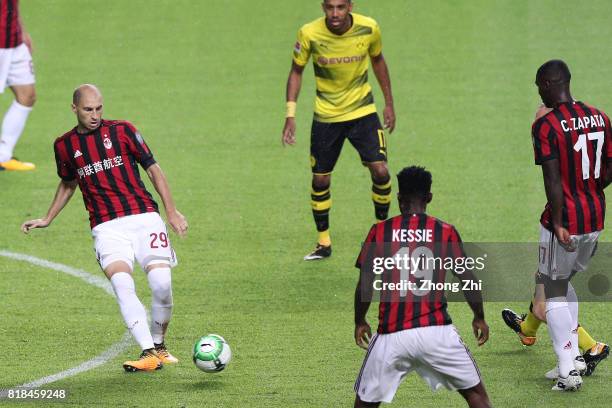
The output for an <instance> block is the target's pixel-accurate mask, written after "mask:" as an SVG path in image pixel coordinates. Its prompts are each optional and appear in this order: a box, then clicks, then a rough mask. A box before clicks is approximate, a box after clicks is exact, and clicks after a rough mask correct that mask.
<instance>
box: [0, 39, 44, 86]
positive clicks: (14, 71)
mask: <svg viewBox="0 0 612 408" xmlns="http://www.w3.org/2000/svg"><path fill="white" fill-rule="evenodd" d="M34 82H36V81H35V79H34V63H33V62H32V55H31V54H30V50H29V49H28V47H27V46H26V45H25V44H21V45H19V46H18V47H15V48H0V93H3V92H4V89H5V88H6V87H7V86H13V85H31V84H33V83H34Z"/></svg>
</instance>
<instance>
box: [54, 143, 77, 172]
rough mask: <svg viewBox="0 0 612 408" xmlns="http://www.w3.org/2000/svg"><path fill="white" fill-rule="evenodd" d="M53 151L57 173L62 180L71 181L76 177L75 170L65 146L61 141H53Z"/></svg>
mask: <svg viewBox="0 0 612 408" xmlns="http://www.w3.org/2000/svg"><path fill="white" fill-rule="evenodd" d="M53 150H54V151H55V165H56V167H57V175H58V176H59V178H61V179H62V180H64V181H72V180H74V179H76V172H75V171H74V167H73V166H72V164H71V163H70V159H69V157H68V153H67V152H66V147H65V146H64V145H63V144H62V143H61V141H58V142H55V144H54V145H53Z"/></svg>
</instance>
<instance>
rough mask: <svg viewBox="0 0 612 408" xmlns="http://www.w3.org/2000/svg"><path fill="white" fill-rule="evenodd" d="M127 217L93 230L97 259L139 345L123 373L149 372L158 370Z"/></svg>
mask: <svg viewBox="0 0 612 408" xmlns="http://www.w3.org/2000/svg"><path fill="white" fill-rule="evenodd" d="M126 220H127V217H122V218H116V219H114V220H111V221H107V222H104V223H102V224H99V225H97V226H96V227H94V228H93V229H92V235H93V238H94V248H95V251H96V257H97V260H98V263H99V264H100V267H101V268H102V270H103V271H104V274H105V275H106V277H107V278H108V279H109V281H110V283H111V286H112V287H113V291H114V292H115V296H116V298H117V304H118V305H119V311H120V312H121V316H122V317H123V321H124V322H125V325H126V327H127V328H128V330H129V331H130V333H131V334H132V337H134V340H136V342H137V343H138V345H139V346H140V348H141V350H142V353H141V355H140V358H139V359H138V360H134V361H126V362H125V363H124V364H123V368H124V369H125V370H126V371H151V370H156V369H158V368H161V360H160V359H159V358H158V357H157V353H155V346H154V344H153V337H152V336H151V331H150V329H149V324H148V320H147V312H146V310H145V308H144V306H143V304H142V302H141V301H140V299H139V298H138V295H137V294H136V287H135V285H134V279H133V278H132V271H133V269H134V268H133V265H134V246H133V244H132V241H131V239H130V235H129V231H128V227H129V221H126Z"/></svg>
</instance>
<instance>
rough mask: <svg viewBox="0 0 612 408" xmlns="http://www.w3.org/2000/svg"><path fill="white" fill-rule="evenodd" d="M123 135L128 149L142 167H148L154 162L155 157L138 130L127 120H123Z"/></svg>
mask: <svg viewBox="0 0 612 408" xmlns="http://www.w3.org/2000/svg"><path fill="white" fill-rule="evenodd" d="M124 129H125V132H124V133H125V136H126V139H127V145H128V150H129V151H130V153H131V154H132V155H133V156H134V157H135V158H136V161H137V162H138V163H140V165H141V166H142V168H143V169H145V170H146V169H148V168H149V167H151V166H152V165H153V164H155V158H154V157H153V153H152V152H151V149H149V146H147V143H146V142H145V141H144V139H143V137H142V135H141V134H140V132H139V131H138V130H137V129H136V128H135V127H134V125H132V124H131V123H129V122H125V126H124Z"/></svg>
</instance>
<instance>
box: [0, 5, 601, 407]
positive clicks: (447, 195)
mask: <svg viewBox="0 0 612 408" xmlns="http://www.w3.org/2000/svg"><path fill="white" fill-rule="evenodd" d="M318 3H319V2H318V1H303V0H301V1H297V0H294V1H284V0H269V1H265V2H264V1H247V0H234V1H188V0H175V1H163V0H153V1H144V0H131V1H129V2H127V1H121V0H106V1H98V2H93V1H78V0H61V1H60V0H53V1H49V0H29V1H22V2H21V8H22V10H21V11H22V14H23V20H24V23H25V24H26V26H27V28H28V30H29V31H30V32H31V34H32V37H33V40H34V46H35V53H34V58H35V67H36V74H37V81H38V83H37V91H38V102H37V105H36V107H35V110H34V111H33V113H32V115H31V117H30V120H29V122H28V125H27V128H26V132H25V134H24V136H23V138H22V140H21V141H20V143H19V145H18V147H17V150H16V155H17V156H18V157H20V158H22V159H24V160H31V161H34V162H35V163H36V164H37V166H38V168H37V170H36V171H35V172H31V173H23V174H18V173H9V172H3V173H0V191H1V192H2V193H1V196H2V204H0V226H1V227H0V228H1V232H2V233H1V234H0V250H8V251H13V252H19V253H25V254H29V255H33V256H37V257H40V258H44V259H48V260H51V261H54V262H59V263H63V264H66V265H69V266H72V267H76V268H81V269H84V270H86V271H88V272H90V273H93V274H96V275H98V276H100V277H102V276H103V275H102V273H101V272H100V271H99V269H98V267H97V264H96V262H95V259H94V253H93V250H92V241H91V237H90V232H89V227H88V223H87V214H86V212H85V211H84V208H83V204H82V200H81V198H80V195H77V196H75V198H74V199H73V200H72V202H71V203H70V204H69V205H68V206H67V208H65V209H64V211H63V213H62V214H61V215H60V216H59V218H57V219H56V221H55V222H54V224H53V225H52V226H51V227H50V228H49V229H47V230H39V231H35V232H34V233H32V234H31V235H29V236H24V235H23V234H21V233H20V231H19V225H20V223H21V222H22V221H23V220H25V219H29V218H31V217H38V216H42V215H44V213H45V212H46V210H47V206H48V204H49V202H50V201H51V199H52V196H53V192H54V189H55V187H56V185H57V182H58V178H57V176H56V175H55V168H54V159H53V152H52V142H53V140H54V138H55V137H57V136H59V135H60V134H62V133H63V132H64V131H66V130H67V129H69V128H71V127H72V126H74V123H75V119H74V116H73V114H72V113H71V112H70V98H71V92H72V89H73V88H74V87H75V86H76V85H78V84H80V83H83V82H92V83H95V84H98V85H99V86H100V88H101V90H102V92H103V93H104V96H105V117H107V118H114V119H129V120H131V121H132V122H133V123H135V124H136V126H138V128H139V129H140V130H141V132H142V134H143V135H144V137H145V138H146V140H147V141H148V143H149V145H150V146H151V148H152V149H153V151H154V152H155V154H156V157H157V159H158V161H159V163H160V164H161V166H162V168H163V169H164V171H165V172H166V174H167V177H168V179H169V182H170V184H171V187H172V190H173V192H174V197H175V200H176V202H177V204H178V207H179V209H180V210H181V211H182V212H183V213H184V214H185V215H186V216H187V218H188V220H189V223H190V227H191V229H190V231H189V235H188V237H187V238H186V239H183V240H181V239H178V237H176V236H173V237H172V238H173V244H174V246H175V249H176V251H177V254H178V256H179V261H180V265H179V267H178V268H176V269H175V270H174V282H173V285H174V299H175V311H174V318H173V320H172V323H171V326H170V330H169V336H168V339H167V342H168V345H169V347H170V348H171V351H173V352H174V353H176V355H177V356H178V358H179V359H180V360H181V363H180V364H179V365H178V366H172V367H166V368H164V369H163V370H161V371H159V372H155V373H151V374H141V373H138V374H135V375H134V374H126V373H124V372H123V370H122V368H121V363H122V362H123V360H125V359H127V358H129V357H134V356H135V355H136V353H137V351H138V350H137V346H135V345H134V346H132V347H130V348H129V350H128V351H127V352H125V353H123V354H122V355H120V356H119V357H117V358H114V359H113V360H111V361H109V362H108V363H106V364H104V365H102V366H100V367H98V368H96V369H94V370H91V371H88V372H85V373H82V374H79V375H77V376H74V377H70V378H67V379H64V380H62V381H59V382H56V383H52V384H49V385H47V386H45V387H46V388H64V389H67V390H68V392H69V398H68V400H67V401H66V404H65V405H62V406H75V407H76V406H87V407H90V406H99V407H103V406H104V407H118V406H126V407H127V406H129V407H144V406H156V407H340V406H352V401H353V398H354V394H353V390H352V387H353V382H354V379H355V377H356V375H357V373H358V370H359V367H360V365H361V362H362V358H363V352H362V350H360V349H358V348H357V347H356V346H355V345H354V343H353V338H352V336H353V324H352V320H353V315H352V310H353V306H352V302H353V292H354V285H355V282H356V278H357V272H356V270H355V269H354V268H353V262H354V258H355V256H356V254H357V252H358V250H359V247H360V242H361V240H362V239H363V237H364V235H365V233H366V232H367V230H368V228H369V226H370V224H371V223H372V222H373V211H372V208H371V203H370V198H369V189H370V182H369V177H368V175H367V172H366V171H365V170H364V169H363V167H362V166H361V165H360V163H359V161H358V156H357V154H356V153H355V152H354V151H353V150H352V149H351V148H350V146H345V151H344V153H343V155H342V157H341V159H340V161H339V163H338V165H337V168H336V171H335V173H334V179H333V183H332V194H333V199H334V207H333V209H332V215H331V225H332V238H333V240H334V256H333V257H332V258H331V259H330V260H328V261H325V262H321V263H304V262H302V261H301V258H302V256H303V255H304V254H305V253H306V252H307V251H308V250H310V249H311V248H312V246H313V244H314V243H315V234H314V232H313V229H314V227H313V223H312V219H311V214H310V208H309V182H310V181H309V179H310V174H309V159H308V138H309V127H310V121H311V114H312V102H313V96H314V81H313V75H312V68H311V67H308V68H307V69H306V72H305V75H304V83H303V87H302V92H301V97H300V101H299V104H298V133H297V137H298V144H297V146H295V147H294V148H282V147H281V143H280V132H281V128H282V124H283V120H284V119H283V116H284V88H285V81H286V78H287V73H288V70H289V66H290V56H291V50H292V47H293V44H294V42H295V35H296V32H297V29H298V27H299V26H300V25H301V24H303V23H305V22H307V21H310V20H311V19H314V18H316V17H318V16H319V15H320V13H321V12H320V7H319V4H318ZM355 11H356V12H359V13H363V14H366V15H370V16H373V17H374V18H376V19H377V20H378V22H379V24H380V26H381V29H382V34H383V43H384V46H383V51H384V54H385V57H386V59H387V62H388V64H389V68H390V71H391V78H392V82H393V89H394V95H395V102H396V113H397V117H398V123H397V129H396V131H395V133H394V134H393V135H391V136H390V137H388V144H389V149H390V161H389V165H390V168H391V170H392V171H393V172H394V173H395V172H396V171H397V170H399V169H400V168H401V167H403V166H405V165H408V164H413V163H417V164H421V165H425V166H427V167H428V168H429V169H430V170H431V171H432V172H433V176H434V185H433V193H434V201H433V202H432V204H431V206H430V207H429V212H430V213H431V214H432V215H435V216H437V217H439V218H442V219H444V220H447V221H449V222H451V223H453V224H455V225H456V226H457V228H458V230H459V231H460V232H461V234H462V236H463V239H464V240H465V241H471V242H475V241H508V242H527V241H536V240H537V238H538V236H537V233H538V229H537V222H538V217H539V214H540V211H541V208H542V206H543V203H544V200H545V197H544V192H543V188H542V181H541V173H540V170H539V169H538V168H537V167H536V166H534V165H533V157H532V156H533V152H532V147H531V141H530V125H531V120H532V118H533V113H534V111H535V108H536V106H537V105H538V103H539V98H538V95H537V90H536V88H535V86H534V85H533V81H534V76H535V70H536V69H537V67H538V66H539V65H540V64H541V63H543V62H544V61H546V60H547V59H550V58H563V59H565V60H566V61H567V62H568V64H569V66H570V68H571V69H572V72H573V94H574V96H575V97H577V98H578V99H582V100H585V101H587V102H589V103H591V104H593V105H595V106H598V107H601V108H602V109H603V110H604V111H609V112H612V96H611V95H612V93H611V89H610V87H609V84H610V74H611V71H612V70H611V68H610V67H611V66H612V54H611V53H610V52H608V47H607V45H606V44H607V39H609V38H610V37H611V36H612V26H611V25H610V24H609V20H608V16H609V15H610V12H611V11H612V6H611V5H610V4H609V2H608V1H606V0H593V1H590V2H582V3H580V2H573V1H565V0H563V1H552V0H542V1H537V2H535V1H527V0H520V1H513V2H508V1H499V0H474V1H469V2H465V1H445V2H442V1H433V2H432V1H422V0H418V1H410V2H408V1H405V0H385V1H384V2H383V1H373V0H364V1H362V2H358V3H356V5H355ZM371 81H372V82H373V87H374V89H375V97H376V100H377V102H378V107H379V111H380V110H381V108H382V106H381V102H382V95H381V94H380V92H379V89H378V87H377V84H376V83H375V79H374V76H373V75H371ZM10 101H11V97H10V92H9V91H7V92H6V93H5V95H3V96H2V97H1V98H0V105H1V106H0V108H1V111H4V108H5V107H6V106H8V104H9V103H10ZM394 187H395V180H394ZM77 194H78V193H77ZM392 212H393V213H396V212H397V205H396V204H395V203H394V204H393V207H392ZM603 239H604V240H605V241H609V240H610V238H609V233H608V232H605V233H604V235H603ZM535 256H536V255H535V254H534V268H535ZM532 272H533V271H532V270H525V271H524V280H525V285H528V284H530V281H531V276H532ZM135 277H136V284H137V289H138V291H139V294H140V295H141V298H142V299H143V301H144V302H145V303H147V304H148V303H149V294H148V289H147V286H146V279H145V278H144V276H143V273H139V272H137V273H135ZM506 306H511V307H513V308H516V309H518V310H524V309H525V308H526V306H527V304H525V302H517V303H513V304H499V303H489V304H487V307H486V313H487V319H488V322H489V324H490V326H491V339H490V342H489V343H488V344H486V346H484V347H481V348H477V347H476V345H475V341H474V340H473V339H472V337H471V329H470V320H471V317H470V313H469V312H468V309H467V307H466V306H464V305H463V304H451V305H450V312H451V315H452V316H453V318H454V321H455V324H456V325H457V326H458V328H459V330H460V332H462V333H463V336H464V338H465V339H466V341H467V343H468V345H469V346H470V347H471V349H472V351H473V353H474V355H475V358H476V360H477V362H478V364H479V366H480V369H481V371H482V374H483V377H484V381H485V385H486V386H487V389H488V392H489V395H490V397H491V400H492V402H493V403H494V405H495V406H496V407H526V406H537V407H574V406H584V407H590V408H597V407H606V406H609V396H610V388H609V384H610V380H611V375H612V370H611V369H610V363H609V362H604V363H603V364H602V365H601V366H600V367H599V368H598V371H597V372H596V374H595V376H593V377H591V378H588V379H586V381H585V385H584V387H583V389H582V390H581V391H580V392H578V393H573V394H570V395H559V394H555V393H553V392H551V391H549V388H550V386H551V384H550V383H549V382H548V381H546V380H544V379H543V377H542V374H543V373H544V372H545V371H546V370H548V369H549V368H551V367H552V366H553V365H554V363H555V358H554V355H553V352H552V348H551V347H550V342H549V340H548V335H547V333H546V330H545V328H543V329H542V330H541V332H540V341H539V343H538V344H537V345H536V346H534V347H532V348H529V349H522V348H521V347H520V346H519V344H518V341H517V339H516V337H515V336H514V335H513V334H512V333H510V332H509V330H508V329H507V328H506V327H505V326H504V324H503V322H502V321H501V319H500V317H499V314H500V310H501V309H502V308H503V307H506ZM373 309H375V308H373ZM610 311H611V308H610V305H608V304H597V303H589V304H584V305H583V306H582V309H581V321H582V322H583V324H584V325H585V326H586V327H588V328H589V329H590V331H591V333H592V334H593V335H594V337H596V338H598V339H603V340H607V341H608V342H609V341H612V328H611V327H610V325H609V313H610ZM375 318H376V315H375V313H371V314H370V318H369V319H370V323H372V324H375ZM123 333H124V327H123V324H122V322H121V318H120V315H119V311H118V308H117V306H116V304H115V301H114V300H113V299H112V298H111V297H110V296H108V295H107V294H105V293H104V292H103V291H101V290H100V289H98V288H95V287H93V286H88V285H86V284H84V283H83V282H82V281H81V280H79V279H76V278H73V277H70V276H67V275H65V274H62V273H59V272H55V271H51V270H48V269H44V268H41V267H36V266H32V265H29V264H27V263H24V262H18V261H12V260H8V259H6V258H1V257H0V344H2V354H3V364H2V369H1V372H2V374H1V375H0V388H8V387H12V386H16V385H19V384H23V383H26V382H29V381H33V380H35V379H38V378H41V377H44V376H47V375H50V374H53V373H57V372H59V371H62V370H66V369H69V368H71V367H74V366H77V365H79V364H80V363H82V362H83V361H86V360H89V359H91V358H92V357H94V356H95V355H97V354H99V353H101V352H102V351H104V350H105V349H107V348H108V347H110V346H111V345H112V344H113V343H115V342H117V341H119V340H120V338H121V336H122V334H123ZM206 333H219V334H221V335H223V336H224V337H225V338H226V339H227V340H228V342H229V344H230V345H231V346H232V349H233V352H234V358H233V361H232V362H231V363H230V365H229V366H228V368H227V369H226V371H224V372H223V373H220V374H216V375H210V374H205V373H202V372H199V371H198V370H197V369H196V368H195V367H194V366H193V364H192V363H191V361H190V357H191V354H190V353H191V348H192V345H193V342H195V340H197V339H198V338H199V337H200V336H201V335H203V334H206ZM3 404H6V405H11V403H9V402H7V401H6V400H5V401H0V405H3ZM40 404H42V403H41V402H38V403H23V404H22V405H20V406H24V407H25V406H38V405H40ZM392 406H397V407H406V406H419V407H462V406H464V402H463V400H462V399H461V397H460V396H459V395H458V393H450V392H438V393H436V394H432V393H431V392H430V391H429V389H428V388H427V387H426V386H425V384H424V383H423V382H422V381H421V380H420V379H419V378H418V377H416V376H415V375H412V376H410V377H409V378H407V380H406V381H405V382H404V384H403V385H402V386H401V387H400V390H399V392H398V394H397V396H396V399H395V401H394V404H393V405H392Z"/></svg>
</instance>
